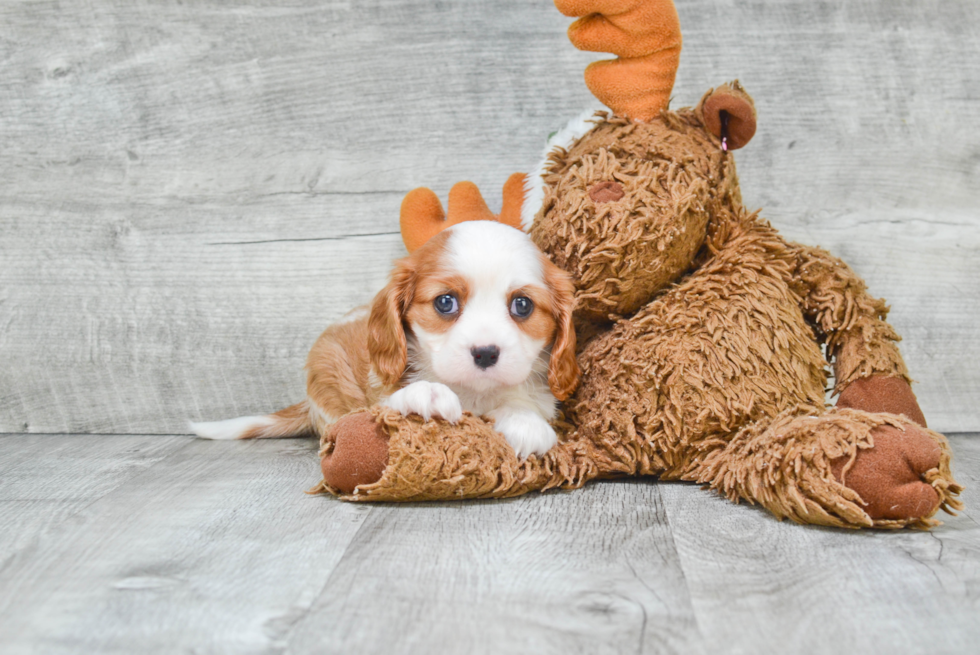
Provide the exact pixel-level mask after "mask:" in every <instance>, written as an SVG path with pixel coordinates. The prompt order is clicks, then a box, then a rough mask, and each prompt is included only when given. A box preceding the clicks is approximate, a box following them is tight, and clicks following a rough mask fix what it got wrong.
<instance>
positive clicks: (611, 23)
mask: <svg viewBox="0 0 980 655" xmlns="http://www.w3.org/2000/svg"><path fill="white" fill-rule="evenodd" d="M555 6H556V7H558V11H560V12H561V13H563V14H565V15H566V16H576V17H578V16H581V17H582V18H579V19H578V20H577V21H575V22H574V23H572V25H571V26H570V27H569V28H568V38H569V39H570V40H571V42H572V44H573V45H574V46H575V47H576V48H578V49H580V50H589V51H591V52H609V53H612V54H614V55H616V56H617V57H618V59H610V60H605V61H597V62H594V63H592V64H590V65H589V67H588V68H586V69H585V83H586V84H587V85H588V87H589V90H590V91H592V93H593V95H595V97H596V98H598V99H599V101H600V102H602V104H604V105H606V106H607V107H609V108H610V109H612V110H613V111H614V112H615V113H617V114H619V115H621V116H628V117H630V118H633V119H635V120H641V121H646V120H650V119H651V118H654V117H655V116H657V115H659V114H660V112H661V111H662V110H664V109H667V104H668V102H669V101H670V92H671V90H672V89H673V88H674V76H675V75H676V73H677V65H678V63H679V62H680V57H681V25H680V19H679V18H678V17H677V9H676V8H675V7H674V2H673V0H555Z"/></svg>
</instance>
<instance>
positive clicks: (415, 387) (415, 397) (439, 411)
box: [382, 382, 463, 423]
mask: <svg viewBox="0 0 980 655" xmlns="http://www.w3.org/2000/svg"><path fill="white" fill-rule="evenodd" d="M382 404H383V405H384V406H385V407H391V408H392V409H395V410H398V411H399V412H401V414H402V416H408V415H409V414H418V415H419V416H421V417H422V418H424V419H425V420H426V421H428V420H429V419H430V418H432V417H433V416H435V417H438V418H443V419H446V420H447V421H449V422H450V423H456V422H457V421H459V419H460V418H462V416H463V406H462V405H461V404H460V402H459V397H458V396H457V395H456V394H455V393H453V390H452V389H450V388H449V387H447V386H446V385H444V384H439V383H438V382H413V383H412V384H410V385H408V386H407V387H405V388H404V389H399V390H398V391H396V392H395V393H393V394H391V396H389V397H388V400H386V401H384V403H382Z"/></svg>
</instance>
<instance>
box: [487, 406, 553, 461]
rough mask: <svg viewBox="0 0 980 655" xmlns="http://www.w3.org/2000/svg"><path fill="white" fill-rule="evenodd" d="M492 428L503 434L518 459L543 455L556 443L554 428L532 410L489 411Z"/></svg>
mask: <svg viewBox="0 0 980 655" xmlns="http://www.w3.org/2000/svg"><path fill="white" fill-rule="evenodd" d="M489 416H491V417H492V418H493V419H494V426H493V427H494V430H496V431H497V432H499V433H500V434H502V435H504V438H505V439H507V443H509V444H510V445H511V447H512V448H513V449H514V452H516V453H517V458H518V459H527V457H528V455H544V454H545V453H546V452H548V451H549V450H550V449H551V447H552V446H554V445H555V444H556V443H558V435H557V434H555V430H554V428H552V427H551V425H549V424H548V422H547V421H545V420H544V419H543V418H541V416H540V415H538V414H536V413H534V412H527V411H513V410H509V409H498V410H496V411H494V412H490V414H489Z"/></svg>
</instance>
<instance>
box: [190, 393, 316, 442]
mask: <svg viewBox="0 0 980 655" xmlns="http://www.w3.org/2000/svg"><path fill="white" fill-rule="evenodd" d="M190 427H191V431H192V432H193V433H194V434H196V435H197V436H199V437H203V438H205V439H271V438H275V437H307V436H311V435H313V434H314V431H313V421H312V420H311V418H310V403H309V401H308V400H304V401H303V402H300V403H296V404H295V405H291V406H289V407H287V408H286V409H281V410H279V411H278V412H276V413H275V414H268V415H266V416H240V417H238V418H230V419H228V420H225V421H210V422H207V423H194V422H191V424H190Z"/></svg>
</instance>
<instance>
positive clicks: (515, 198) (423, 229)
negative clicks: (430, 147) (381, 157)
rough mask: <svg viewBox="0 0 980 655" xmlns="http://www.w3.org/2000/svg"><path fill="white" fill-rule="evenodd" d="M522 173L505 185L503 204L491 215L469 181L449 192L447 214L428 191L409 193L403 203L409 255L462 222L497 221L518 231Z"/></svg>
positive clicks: (519, 226)
mask: <svg viewBox="0 0 980 655" xmlns="http://www.w3.org/2000/svg"><path fill="white" fill-rule="evenodd" d="M525 177H526V176H525V175H524V173H514V174H513V175H511V176H510V177H509V178H508V179H507V182H506V184H504V204H503V209H501V211H500V214H499V215H498V214H494V213H493V212H491V211H490V209H489V208H488V207H487V203H486V202H484V200H483V195H481V194H480V189H479V188H477V186H476V185H475V184H473V183H472V182H458V183H456V184H455V185H453V188H452V189H451V190H450V191H449V215H448V217H447V215H446V213H445V212H443V210H442V203H441V202H439V198H438V196H436V194H435V193H433V192H432V190H431V189H426V188H425V187H420V188H418V189H413V190H412V191H409V192H408V194H407V195H406V196H405V199H404V200H402V208H401V216H400V222H401V230H402V241H404V242H405V248H407V249H408V252H410V253H411V252H415V251H416V250H417V249H418V248H421V247H422V246H423V245H425V243H426V242H427V241H428V240H429V239H431V238H432V237H434V236H435V235H436V234H438V233H439V232H441V231H442V230H445V229H446V228H447V227H450V226H452V225H456V224H457V223H462V222H463V221H499V222H501V223H504V224H505V225H510V226H511V227H516V228H517V229H518V230H520V229H521V206H522V205H523V203H524V180H525Z"/></svg>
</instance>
